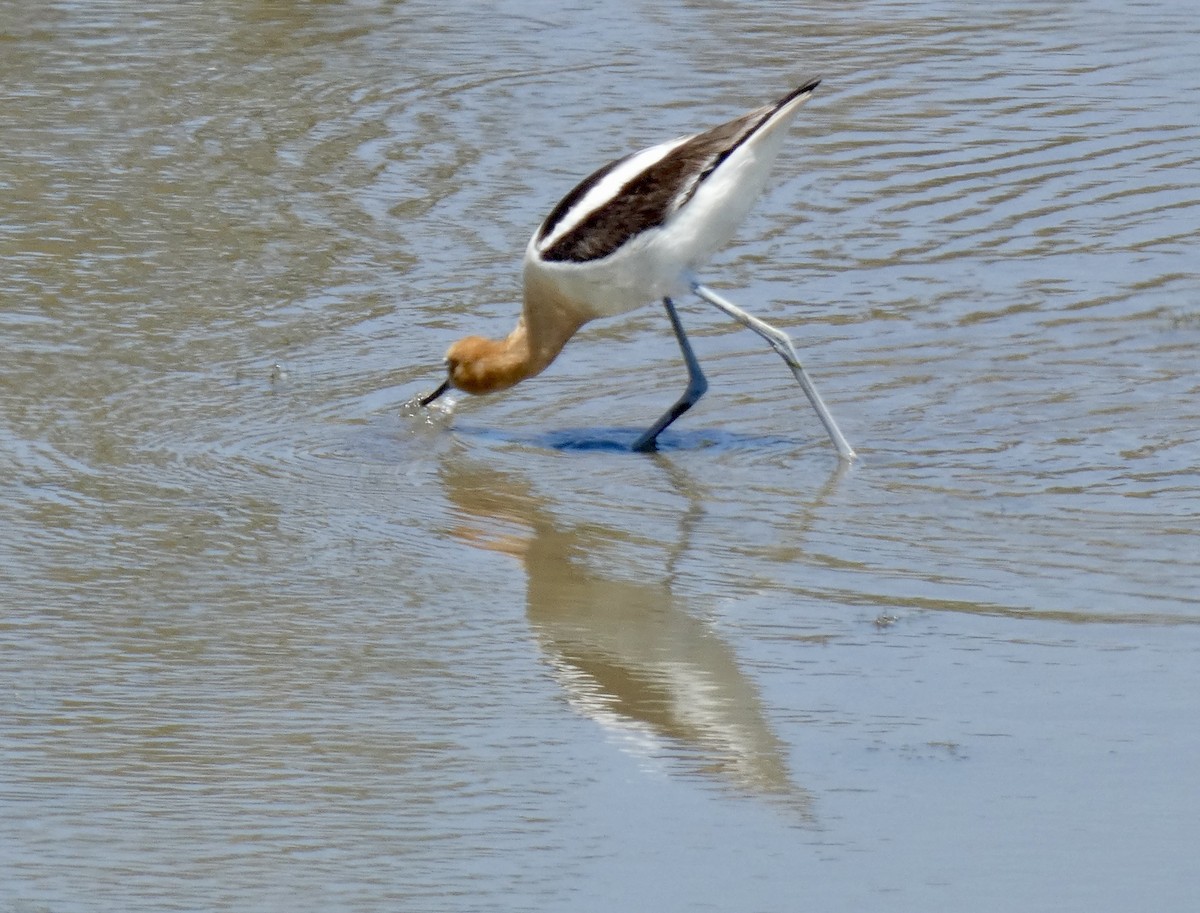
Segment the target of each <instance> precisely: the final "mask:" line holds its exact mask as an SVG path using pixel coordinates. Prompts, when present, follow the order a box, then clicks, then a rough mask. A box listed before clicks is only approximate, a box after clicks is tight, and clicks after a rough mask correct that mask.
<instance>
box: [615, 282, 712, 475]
mask: <svg viewBox="0 0 1200 913" xmlns="http://www.w3.org/2000/svg"><path fill="white" fill-rule="evenodd" d="M663 305H665V306H666V309H667V316H668V317H670V318H671V329H673V330H674V331H675V338H676V339H678V340H679V351H681V352H682V353H683V362H684V364H686V365H687V372H688V384H687V388H686V389H685V390H684V391H683V396H681V397H679V401H678V402H677V403H675V405H674V406H672V407H671V408H670V409H668V410H667V411H666V412H665V413H664V414H663V416H662V418H660V419H659V420H658V421H657V422H655V423H654V424H653V426H651V428H650V430H648V431H647V432H646V433H645V434H643V435H642V436H641V437H639V438H638V439H637V440H636V441H634V443H633V449H634V450H636V451H638V452H640V453H648V452H650V451H653V450H657V449H658V436H659V435H660V434H662V432H663V429H664V428H666V427H667V426H668V425H669V424H671V422H673V421H675V419H677V418H679V416H681V415H683V413H685V412H687V411H688V410H689V409H690V408H692V406H694V405H695V404H696V403H697V402H698V401H699V400H700V397H702V396H703V395H704V391H705V390H707V389H708V381H707V380H706V379H705V377H704V372H703V371H701V370H700V362H698V361H696V353H695V352H693V351H692V344H691V343H690V342H688V338H687V334H686V333H684V332H683V324H682V323H680V322H679V315H678V314H677V313H676V312H675V305H674V303H672V301H671V299H670V298H664V299H663Z"/></svg>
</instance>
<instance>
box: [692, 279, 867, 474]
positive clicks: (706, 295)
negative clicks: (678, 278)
mask: <svg viewBox="0 0 1200 913" xmlns="http://www.w3.org/2000/svg"><path fill="white" fill-rule="evenodd" d="M692 291H693V292H695V293H696V294H697V295H699V296H700V297H701V298H703V299H704V300H705V301H707V302H708V303H709V304H712V305H715V306H716V307H718V308H720V309H721V310H722V311H724V312H725V313H726V314H728V315H729V316H730V317H732V318H733V319H734V320H736V321H737V322H738V323H740V324H742V325H743V326H745V327H749V328H750V329H752V330H753V331H754V332H755V333H757V334H758V335H759V336H761V337H762V338H763V339H765V340H766V341H767V342H769V343H770V344H771V348H772V349H774V350H775V351H776V353H778V355H779V357H780V358H782V359H783V360H784V361H785V362H787V365H788V367H789V368H791V369H792V373H793V374H794V375H796V380H797V381H799V382H800V387H801V388H802V389H803V390H804V395H805V396H807V397H808V401H809V402H810V403H812V406H813V408H814V409H816V410H817V417H818V418H819V419H820V420H821V424H823V425H824V426H825V430H826V431H827V432H828V433H829V439H830V440H831V441H833V446H834V447H836V448H837V452H838V456H840V457H841V458H842V459H843V460H846V461H847V462H849V461H850V460H853V459H854V457H855V455H856V454H855V453H854V450H853V448H852V447H851V446H850V444H849V442H848V441H847V440H846V438H845V437H844V436H843V435H842V432H841V430H840V429H839V428H838V426H837V422H835V421H834V420H833V415H832V414H831V413H830V411H829V409H828V408H827V407H826V405H825V403H824V401H822V399H821V395H820V394H819V393H817V388H816V387H814V386H813V383H812V381H811V380H809V379H808V373H807V372H806V371H805V370H804V366H803V365H802V364H800V357H799V356H798V355H797V354H796V350H795V348H794V347H793V346H792V340H791V339H789V338H788V335H787V334H786V333H784V332H783V331H782V330H777V329H775V327H773V326H771V325H770V324H769V323H767V322H766V321H764V320H759V319H758V318H757V317H755V316H754V315H753V314H748V313H746V312H745V311H743V310H742V309H741V308H740V307H738V306H737V305H736V304H732V303H730V302H728V301H726V300H725V299H724V298H722V297H721V296H720V295H718V294H717V293H716V292H714V291H713V290H712V289H710V288H709V287H708V286H706V285H701V284H700V283H699V282H695V281H693V282H692Z"/></svg>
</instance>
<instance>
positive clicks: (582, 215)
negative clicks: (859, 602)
mask: <svg viewBox="0 0 1200 913" xmlns="http://www.w3.org/2000/svg"><path fill="white" fill-rule="evenodd" d="M819 83H820V80H819V79H816V78H813V79H808V80H805V81H804V82H802V83H801V84H800V86H799V87H798V88H796V89H794V90H792V91H791V92H789V93H788V94H787V95H785V96H783V97H782V98H780V99H779V100H778V101H776V102H774V103H773V104H769V105H765V106H763V107H760V108H755V109H754V110H753V111H750V112H748V113H746V114H743V115H742V116H741V117H737V118H735V119H733V120H731V121H728V122H726V123H724V124H721V125H719V126H717V127H713V128H712V129H710V130H706V131H704V132H702V133H697V134H694V135H691V136H684V137H680V138H678V139H673V140H670V141H668V142H665V143H660V144H658V145H656V146H651V147H650V148H648V149H643V150H642V151H641V152H636V153H633V154H632V155H628V156H626V157H625V158H622V159H618V160H616V161H614V162H611V163H610V164H608V165H605V166H604V167H603V168H601V169H599V170H598V171H596V172H594V173H593V174H591V175H590V176H589V177H587V178H585V179H584V180H583V181H582V182H581V183H580V184H579V185H578V186H577V187H575V189H574V190H572V191H571V192H570V193H568V194H567V195H566V196H565V197H564V198H563V199H562V200H561V201H560V202H559V203H558V205H557V206H555V207H554V209H552V210H551V212H550V214H549V215H548V216H547V217H546V219H545V221H543V222H542V224H541V225H540V226H539V227H538V229H537V231H536V232H534V235H533V237H532V238H531V239H530V241H529V244H528V246H527V247H526V250H525V262H524V276H523V278H524V304H523V308H522V313H521V316H520V318H519V319H518V321H517V325H516V327H515V328H514V329H513V331H512V332H511V333H509V334H508V336H506V337H505V338H504V339H485V338H483V337H480V336H468V337H466V338H464V339H460V340H459V341H458V342H456V343H454V344H453V345H452V346H451V347H450V349H449V350H448V351H447V353H446V357H445V365H446V379H445V380H444V381H443V382H442V384H441V385H440V386H438V388H437V389H436V390H434V391H432V392H431V393H429V394H427V395H425V396H423V397H421V398H420V399H419V400H418V402H419V405H421V406H428V405H430V404H431V403H433V402H434V401H435V400H437V399H438V397H440V396H442V395H443V394H445V393H446V392H447V391H449V390H451V389H456V390H462V391H464V392H466V393H472V394H476V395H481V394H485V393H494V392H497V391H500V390H506V389H508V388H510V387H512V386H514V385H516V384H518V383H520V382H521V381H522V380H526V379H528V378H530V377H534V376H536V375H538V374H540V373H541V372H542V371H543V370H545V369H546V368H547V367H548V366H549V365H550V364H551V363H552V362H553V361H554V359H555V358H556V357H557V356H558V354H559V352H560V351H562V348H563V346H565V345H566V344H567V342H568V341H569V340H570V338H571V337H572V336H573V335H574V334H575V332H576V331H577V330H578V329H579V328H580V327H582V326H583V325H584V324H585V323H587V322H589V321H591V320H595V319H597V318H601V317H615V316H618V315H620V314H624V313H626V312H628V311H631V310H633V309H635V308H638V307H642V306H644V305H646V304H650V303H651V302H653V301H655V300H656V299H661V300H662V302H663V306H664V307H665V308H666V311H667V317H668V319H669V320H670V322H671V327H672V329H673V330H674V333H675V337H676V340H677V341H678V343H679V348H680V352H681V353H682V355H683V360H684V363H685V365H686V367H687V373H688V383H687V386H686V388H685V390H684V392H683V395H682V396H681V397H680V398H679V400H678V401H677V402H676V403H675V404H674V405H673V406H672V407H671V408H670V409H668V410H667V411H666V412H665V413H664V414H663V415H662V417H660V418H659V419H658V421H656V422H655V423H654V424H653V425H651V427H650V428H649V429H647V430H646V431H645V432H644V433H643V434H641V435H640V436H639V437H638V438H637V440H636V441H635V442H634V444H633V449H634V450H636V451H653V450H655V449H656V446H657V441H658V436H659V435H660V434H661V433H662V432H663V431H664V430H665V429H666V428H667V427H668V426H669V425H670V424H671V423H672V422H674V421H675V420H676V419H678V418H679V417H680V416H681V415H683V414H684V413H685V412H686V411H687V410H688V409H690V408H691V407H692V406H693V405H695V403H696V402H697V401H698V400H699V399H700V397H701V396H703V395H704V392H705V390H707V388H708V382H707V379H706V378H705V376H704V372H703V371H702V370H701V368H700V364H699V362H698V361H697V360H696V356H695V353H694V352H693V351H692V347H691V343H690V342H689V340H688V338H687V335H686V334H685V333H684V330H683V326H682V324H681V322H680V320H679V314H678V312H677V311H676V309H675V304H674V302H673V300H672V298H673V297H676V296H678V295H681V294H683V293H684V292H687V291H691V292H693V293H694V294H696V295H697V296H699V297H700V298H702V299H704V300H705V301H707V302H709V303H710V304H712V305H714V306H715V307H717V308H718V309H720V310H722V311H724V312H725V313H726V314H728V315H729V316H731V317H733V318H734V319H735V320H737V321H738V322H739V323H741V324H743V325H744V326H746V327H748V328H749V329H751V330H753V331H754V332H756V333H758V334H759V335H760V336H762V337H763V338H764V339H766V340H767V341H768V342H769V343H770V345H771V347H772V348H773V349H774V350H775V351H776V352H777V353H778V354H779V355H780V357H782V358H783V360H784V361H785V362H786V363H787V364H788V367H789V368H791V370H792V373H793V374H794V375H795V377H796V380H797V381H798V382H799V384H800V386H801V388H802V389H803V390H804V393H805V395H806V396H807V397H808V399H809V402H810V403H811V404H812V406H813V408H814V409H815V410H816V412H817V415H818V417H819V418H820V419H821V422H822V424H823V425H824V427H825V430H826V432H827V433H828V435H829V437H830V440H831V441H832V442H833V444H834V446H835V447H836V448H837V451H838V455H839V456H840V457H841V458H842V459H843V460H846V461H849V460H852V459H854V457H855V453H854V450H853V449H852V448H851V447H850V444H849V443H848V442H847V441H846V438H845V437H844V436H843V435H842V433H841V431H840V430H839V429H838V426H837V423H836V422H835V421H834V419H833V415H832V414H831V413H830V412H829V409H828V408H827V407H826V406H825V404H824V402H823V401H822V400H821V397H820V395H819V394H818V393H817V390H816V388H815V387H814V386H813V384H812V381H811V380H810V379H809V377H808V374H807V372H805V370H804V368H803V366H802V365H801V363H800V359H799V357H798V356H797V355H796V351H795V349H794V347H793V346H792V343H791V340H790V339H789V338H788V336H787V334H785V333H783V332H782V331H781V330H778V329H776V328H775V327H773V326H771V325H770V324H768V323H766V322H765V321H762V320H759V319H758V318H757V317H754V316H753V315H752V314H749V313H747V312H746V311H744V310H742V309H741V308H739V307H737V306H736V305H734V304H732V303H730V302H729V301H727V300H725V299H724V298H723V297H721V296H720V295H718V294H717V293H716V292H714V291H713V290H712V289H710V288H708V287H707V286H706V285H704V284H702V283H701V282H700V281H699V279H698V278H697V277H696V270H697V269H698V268H699V267H700V266H702V265H703V264H704V263H705V261H707V260H708V258H709V257H711V256H712V255H713V254H714V253H716V251H718V250H719V249H720V248H721V247H723V246H724V245H725V244H726V243H727V242H728V241H729V239H730V238H731V237H732V236H733V233H734V231H735V230H736V229H737V227H738V225H740V224H741V222H742V221H743V220H744V219H745V217H746V215H747V214H748V213H749V211H750V209H751V207H752V206H753V204H754V202H755V200H756V199H757V198H758V196H759V195H760V194H761V193H762V191H763V189H764V187H765V186H766V182H767V176H768V173H769V171H770V168H771V165H772V164H773V162H774V161H775V158H776V156H777V155H778V153H779V149H780V146H781V144H782V142H783V138H784V134H785V133H786V131H787V128H788V127H789V126H790V125H791V123H792V121H793V120H795V117H796V115H797V113H798V111H799V109H800V106H801V105H803V104H804V102H805V101H807V100H808V99H809V97H811V95H812V93H813V91H814V90H815V89H816V87H817V86H818V84H819Z"/></svg>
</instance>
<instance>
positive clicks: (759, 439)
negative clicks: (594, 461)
mask: <svg viewBox="0 0 1200 913" xmlns="http://www.w3.org/2000/svg"><path fill="white" fill-rule="evenodd" d="M644 430H645V429H644V428H561V429H555V430H551V431H509V430H506V429H502V428H487V427H482V426H474V425H459V426H457V427H456V428H455V433H456V434H461V435H466V436H469V437H474V438H478V439H480V440H486V441H499V442H502V443H506V444H523V445H526V446H529V447H539V448H542V449H545V450H562V451H581V452H590V453H635V452H636V451H634V449H633V445H634V442H635V441H637V439H638V437H639V436H640V435H641V434H642V432H643V431H644ZM801 446H803V444H802V442H800V441H797V440H795V439H793V438H788V437H779V436H766V435H759V434H736V433H734V432H731V431H719V430H712V429H701V430H697V431H684V430H681V431H671V432H669V433H664V434H662V435H660V436H659V438H658V446H657V448H656V449H655V450H654V451H650V452H652V453H653V452H658V453H672V452H686V451H690V450H716V451H718V452H720V451H735V450H769V449H777V448H780V449H789V450H794V449H797V448H799V447H801Z"/></svg>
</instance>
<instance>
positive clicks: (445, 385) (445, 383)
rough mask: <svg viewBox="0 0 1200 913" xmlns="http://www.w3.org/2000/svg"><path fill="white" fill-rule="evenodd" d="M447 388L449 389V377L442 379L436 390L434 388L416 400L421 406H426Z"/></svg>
mask: <svg viewBox="0 0 1200 913" xmlns="http://www.w3.org/2000/svg"><path fill="white" fill-rule="evenodd" d="M449 389H450V378H448V377H447V378H446V379H445V380H444V381H442V385H441V386H440V387H438V388H437V389H436V390H434V391H433V392H432V393H430V394H429V395H428V396H422V397H421V398H420V399H419V400H418V402H419V403H420V404H421V405H422V406H428V405H429V404H430V403H432V402H433V401H434V400H435V399H437V398H438V397H439V396H441V395H442V394H443V393H445V392H446V391H447V390H449Z"/></svg>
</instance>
